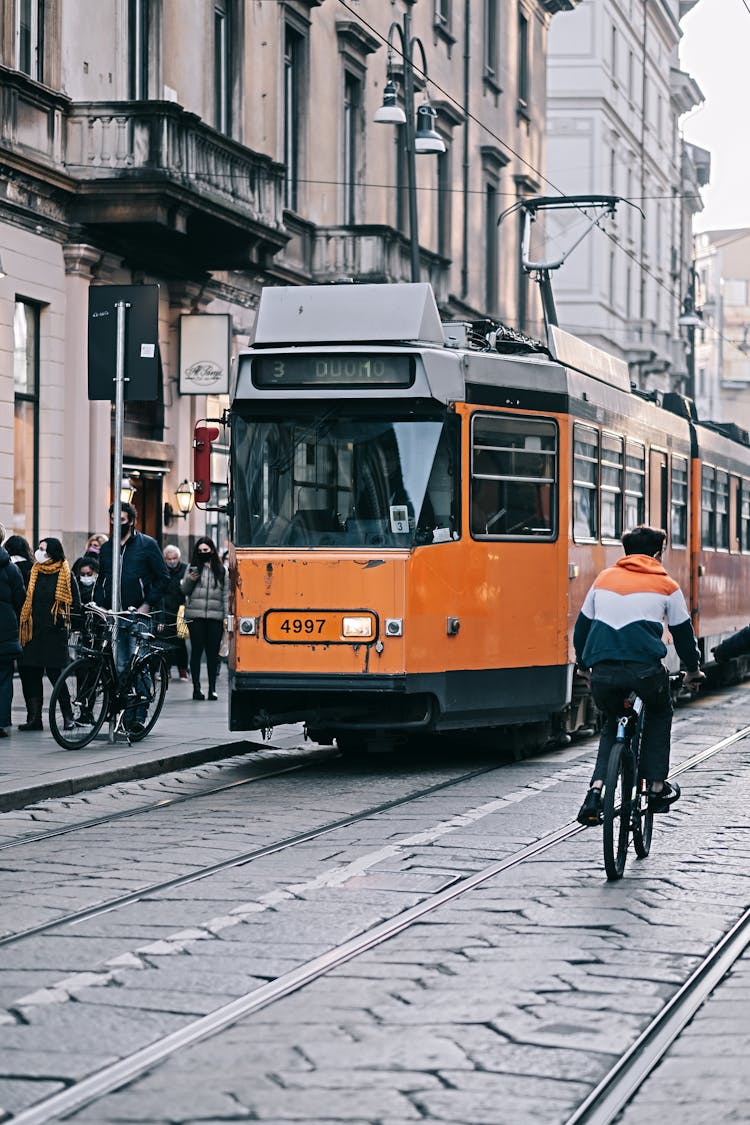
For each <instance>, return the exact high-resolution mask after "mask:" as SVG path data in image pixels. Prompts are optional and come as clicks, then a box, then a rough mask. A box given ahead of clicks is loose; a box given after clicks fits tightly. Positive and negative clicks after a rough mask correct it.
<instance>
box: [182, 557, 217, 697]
mask: <svg viewBox="0 0 750 1125" xmlns="http://www.w3.org/2000/svg"><path fill="white" fill-rule="evenodd" d="M180 585H181V587H182V590H183V592H184V594H185V595H186V599H185V620H186V621H187V626H188V629H189V630H190V672H191V674H192V677H193V699H205V698H206V697H205V695H204V694H203V692H202V691H201V662H202V660H203V653H204V651H205V653H206V666H207V668H208V698H209V699H218V696H217V694H216V673H217V670H218V667H219V647H220V645H221V637H222V634H223V632H224V621H225V619H226V616H227V602H228V597H229V581H228V579H227V572H226V569H225V567H224V564H223V563H222V561H221V559H220V558H219V552H218V551H217V550H216V544H215V543H214V541H213V539H209V537H208V536H207V535H201V537H200V539H198V541H197V542H196V544H195V549H194V550H193V556H192V558H191V560H190V566H189V567H188V568H187V573H186V574H185V577H184V578H183V579H182V582H181V583H180Z"/></svg>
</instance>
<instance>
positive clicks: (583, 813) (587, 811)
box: [576, 789, 602, 828]
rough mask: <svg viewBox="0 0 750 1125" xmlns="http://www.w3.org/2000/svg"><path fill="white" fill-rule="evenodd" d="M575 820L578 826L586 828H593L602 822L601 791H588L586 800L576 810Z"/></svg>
mask: <svg viewBox="0 0 750 1125" xmlns="http://www.w3.org/2000/svg"><path fill="white" fill-rule="evenodd" d="M576 820H577V821H578V823H579V824H583V825H585V826H586V827H587V828H593V827H594V826H595V825H597V824H601V822H602V791H601V789H589V791H588V793H587V794H586V800H585V801H584V802H583V804H582V805H581V807H580V809H579V810H578V816H577V817H576Z"/></svg>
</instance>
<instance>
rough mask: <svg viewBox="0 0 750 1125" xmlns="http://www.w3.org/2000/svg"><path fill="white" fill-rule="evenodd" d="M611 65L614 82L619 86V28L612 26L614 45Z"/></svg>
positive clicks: (611, 52)
mask: <svg viewBox="0 0 750 1125" xmlns="http://www.w3.org/2000/svg"><path fill="white" fill-rule="evenodd" d="M610 54H611V59H610V61H611V65H612V81H613V82H614V83H615V85H617V28H616V27H615V25H614V24H612V43H611V47H610Z"/></svg>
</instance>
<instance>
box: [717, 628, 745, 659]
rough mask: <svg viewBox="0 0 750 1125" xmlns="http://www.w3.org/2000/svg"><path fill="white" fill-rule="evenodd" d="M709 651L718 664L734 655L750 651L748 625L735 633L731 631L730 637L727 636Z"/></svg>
mask: <svg viewBox="0 0 750 1125" xmlns="http://www.w3.org/2000/svg"><path fill="white" fill-rule="evenodd" d="M711 652H712V653H713V654H714V657H715V658H716V662H717V663H718V664H724V663H726V661H727V660H732V659H733V658H734V657H735V656H745V655H746V654H747V653H748V652H750V625H746V626H745V628H744V629H740V630H739V631H738V632H737V633H732V635H731V637H727V639H726V640H725V641H722V642H721V644H718V645H717V646H716V648H712V649H711Z"/></svg>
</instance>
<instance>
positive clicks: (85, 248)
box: [62, 242, 103, 280]
mask: <svg viewBox="0 0 750 1125" xmlns="http://www.w3.org/2000/svg"><path fill="white" fill-rule="evenodd" d="M62 249H63V258H64V259H65V273H66V274H73V275H75V276H76V277H86V278H88V279H89V280H91V279H92V278H94V277H96V272H97V270H98V268H99V266H100V265H101V261H102V257H103V254H102V252H101V250H97V248H96V247H95V246H89V244H88V243H86V242H66V243H65V245H64V246H63V248H62Z"/></svg>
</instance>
